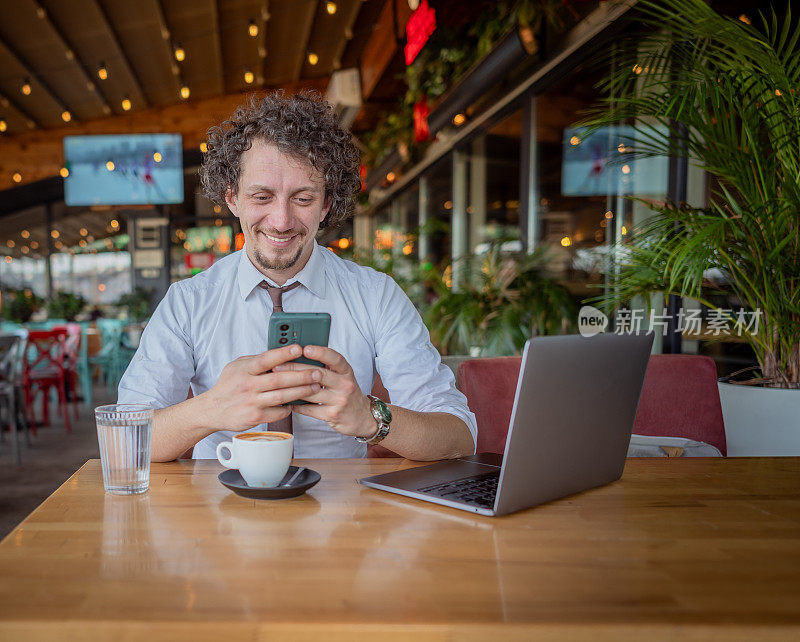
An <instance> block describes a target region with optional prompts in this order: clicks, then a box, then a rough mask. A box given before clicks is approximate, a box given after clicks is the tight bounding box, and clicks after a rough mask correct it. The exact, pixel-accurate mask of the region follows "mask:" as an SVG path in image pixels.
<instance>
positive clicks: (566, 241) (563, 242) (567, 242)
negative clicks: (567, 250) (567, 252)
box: [561, 236, 572, 247]
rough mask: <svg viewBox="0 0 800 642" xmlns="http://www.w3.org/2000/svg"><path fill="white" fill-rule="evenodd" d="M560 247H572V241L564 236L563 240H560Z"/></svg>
mask: <svg viewBox="0 0 800 642" xmlns="http://www.w3.org/2000/svg"><path fill="white" fill-rule="evenodd" d="M561 245H562V246H563V247H569V246H570V245H572V239H571V238H570V237H568V236H565V237H564V238H562V239H561Z"/></svg>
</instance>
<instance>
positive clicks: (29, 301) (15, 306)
mask: <svg viewBox="0 0 800 642" xmlns="http://www.w3.org/2000/svg"><path fill="white" fill-rule="evenodd" d="M43 303H44V299H42V298H41V297H38V296H36V295H35V294H34V293H33V292H32V291H31V290H6V291H5V292H4V293H3V318H4V319H7V320H8V321H12V322H14V323H27V322H28V321H30V320H31V317H32V316H33V314H34V313H35V312H36V311H37V310H39V309H40V308H41V307H42V305H43Z"/></svg>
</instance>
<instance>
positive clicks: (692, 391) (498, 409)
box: [457, 354, 727, 455]
mask: <svg viewBox="0 0 800 642" xmlns="http://www.w3.org/2000/svg"><path fill="white" fill-rule="evenodd" d="M520 361H521V358H520V357H491V358H485V359H470V360H467V361H463V362H462V363H461V364H460V365H459V367H458V377H457V379H458V387H459V389H460V390H461V391H462V392H463V393H464V394H465V395H466V396H467V401H468V403H469V407H470V410H472V412H474V413H475V417H476V418H477V421H478V452H493V453H502V452H503V451H504V450H505V444H506V435H507V433H508V424H509V421H510V419H511V408H512V406H513V404H514V394H515V392H516V388H517V377H518V374H519V366H520ZM633 432H634V433H636V434H639V435H656V436H663V437H685V438H688V439H694V440H697V441H704V442H706V443H708V444H711V445H712V446H716V448H718V449H719V451H720V452H721V453H722V454H723V455H725V454H727V448H726V443H725V427H724V424H723V422H722V408H721V406H720V401H719V390H718V388H717V369H716V366H715V365H714V362H713V361H712V360H711V359H710V358H708V357H703V356H696V355H671V354H662V355H653V356H652V357H650V363H649V364H648V366H647V373H646V375H645V380H644V387H643V389H642V397H641V399H640V401H639V409H638V411H637V413H636V421H635V423H634V427H633Z"/></svg>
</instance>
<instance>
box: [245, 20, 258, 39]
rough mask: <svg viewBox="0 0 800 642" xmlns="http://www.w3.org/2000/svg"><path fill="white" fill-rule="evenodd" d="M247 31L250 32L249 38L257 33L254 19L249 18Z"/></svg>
mask: <svg viewBox="0 0 800 642" xmlns="http://www.w3.org/2000/svg"><path fill="white" fill-rule="evenodd" d="M247 33H248V34H250V37H251V38H255V37H256V36H257V35H258V25H257V24H256V21H255V20H251V21H250V22H249V23H248V25H247Z"/></svg>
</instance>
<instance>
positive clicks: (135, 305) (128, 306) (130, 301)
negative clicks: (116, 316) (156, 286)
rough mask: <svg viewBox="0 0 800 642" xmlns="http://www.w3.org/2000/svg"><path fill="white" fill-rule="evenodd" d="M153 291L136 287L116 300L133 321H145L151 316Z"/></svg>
mask: <svg viewBox="0 0 800 642" xmlns="http://www.w3.org/2000/svg"><path fill="white" fill-rule="evenodd" d="M151 298H152V293H151V292H150V290H146V289H145V288H142V287H137V288H135V289H134V290H133V291H132V292H129V293H128V294H123V295H122V296H121V297H120V298H119V299H118V300H117V302H116V304H115V305H117V306H118V307H120V308H124V309H125V310H126V311H127V312H128V318H129V319H131V320H133V321H144V320H145V319H147V318H148V317H149V316H150V299H151Z"/></svg>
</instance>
